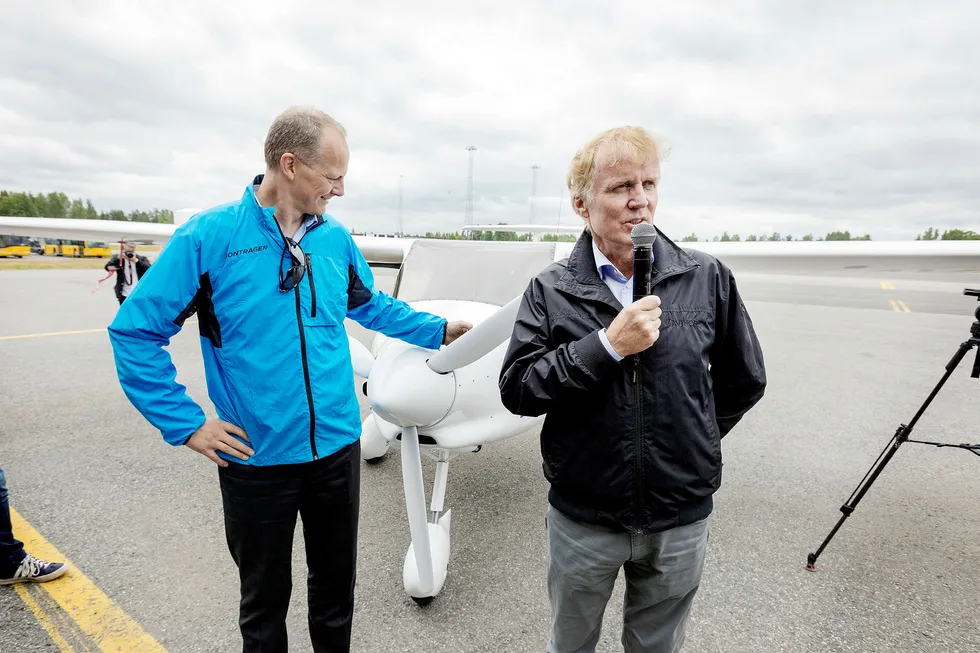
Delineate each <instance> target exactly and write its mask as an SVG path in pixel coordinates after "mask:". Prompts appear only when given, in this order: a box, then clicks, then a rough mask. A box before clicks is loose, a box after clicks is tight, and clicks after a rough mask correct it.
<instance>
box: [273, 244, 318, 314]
mask: <svg viewBox="0 0 980 653" xmlns="http://www.w3.org/2000/svg"><path fill="white" fill-rule="evenodd" d="M284 241H285V244H284V246H283V248H282V257H281V258H280V259H279V292H288V291H290V290H292V289H293V288H296V287H297V286H298V285H299V282H300V281H302V280H303V277H304V276H305V275H306V272H307V269H309V273H310V294H311V295H312V300H313V301H312V308H311V309H310V317H316V286H314V285H313V266H312V265H311V263H310V255H309V254H307V253H306V252H304V251H303V249H302V248H301V247H300V246H299V243H297V242H295V241H294V240H293V239H292V238H286V237H284ZM287 252H288V253H289V258H290V262H291V263H292V265H291V267H290V268H289V270H287V271H286V273H285V275H283V271H282V267H283V266H282V259H284V258H285V257H286V253H287Z"/></svg>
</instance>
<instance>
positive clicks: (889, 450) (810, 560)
mask: <svg viewBox="0 0 980 653" xmlns="http://www.w3.org/2000/svg"><path fill="white" fill-rule="evenodd" d="M963 294H964V295H970V296H971V297H976V298H977V301H980V290H974V289H971V288H965V289H964V290H963ZM974 316H975V317H976V320H975V321H974V322H973V326H971V327H970V339H969V340H966V341H964V342H963V343H962V344H961V345H960V348H959V349H958V350H957V351H956V353H955V354H954V355H953V358H951V359H950V361H949V363H947V364H946V373H945V374H943V378H941V379H940V380H939V383H937V384H936V387H935V388H933V390H932V392H931V393H930V394H929V397H928V398H926V400H925V402H924V403H923V404H922V406H921V407H920V408H919V412H917V413H916V414H915V417H913V418H912V421H911V422H909V423H908V425H906V424H902V425H901V426H899V427H898V430H896V431H895V435H893V436H892V439H891V441H890V442H889V443H888V445H887V446H886V447H885V449H884V450H883V451H882V452H881V454H880V455H879V456H878V460H876V461H875V463H874V464H873V465H872V466H871V469H869V470H868V473H867V474H865V475H864V478H863V479H861V482H860V483H859V484H858V486H857V488H856V489H855V490H854V492H853V494H851V496H850V498H849V499H848V500H847V502H846V503H845V504H844V505H843V506H841V509H840V511H841V512H842V513H844V514H843V516H842V517H841V518H840V519H839V520H838V521H837V525H836V526H834V528H833V530H831V531H830V534H829V535H828V536H827V537H826V539H824V541H823V543H822V544H821V545H820V548H819V549H817V551H816V553H811V554H810V555H808V556H807V558H806V569H807V571H816V567H815V565H816V563H817V558H818V557H820V554H821V553H823V550H824V549H825V548H827V545H828V544H829V543H830V540H832V539H833V538H834V535H836V534H837V531H838V530H840V527H841V526H842V525H843V524H844V520H846V519H847V518H848V517H850V516H851V513H852V512H854V509H855V508H857V505H858V503H860V502H861V499H862V498H863V497H864V495H865V493H866V492H867V491H868V490H869V489H870V488H871V484H872V483H874V482H875V479H877V478H878V475H879V474H881V471H882V470H883V469H884V468H885V465H887V464H888V461H889V460H891V459H892V456H894V455H895V452H896V451H898V448H899V447H900V446H902V443H903V442H914V443H916V444H928V445H932V446H934V447H956V448H958V449H965V450H966V451H969V452H970V453H974V454H976V455H978V456H980V444H949V443H944V442H926V441H923V440H910V439H909V433H911V432H912V429H913V427H915V423H916V422H918V421H919V418H920V417H922V413H924V412H926V408H928V407H929V404H930V403H932V400H933V399H934V398H935V397H936V395H937V394H939V390H940V388H942V387H943V384H944V383H946V380H947V379H948V378H949V377H950V375H951V374H952V373H953V370H955V369H956V366H957V365H959V363H960V361H961V360H963V357H964V356H966V353H967V352H968V351H970V349H972V348H973V347H977V354H976V358H975V359H974V361H973V372H972V373H971V374H970V376H971V377H972V378H974V379H976V378H980V307H977V310H976V312H975V313H974Z"/></svg>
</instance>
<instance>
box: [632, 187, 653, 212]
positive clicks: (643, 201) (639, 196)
mask: <svg viewBox="0 0 980 653" xmlns="http://www.w3.org/2000/svg"><path fill="white" fill-rule="evenodd" d="M649 202H650V200H649V198H648V197H647V196H646V193H644V192H643V188H642V187H639V186H634V187H633V188H632V189H630V197H629V202H628V206H629V208H631V209H642V208H643V207H645V206H646V205H647V204H649Z"/></svg>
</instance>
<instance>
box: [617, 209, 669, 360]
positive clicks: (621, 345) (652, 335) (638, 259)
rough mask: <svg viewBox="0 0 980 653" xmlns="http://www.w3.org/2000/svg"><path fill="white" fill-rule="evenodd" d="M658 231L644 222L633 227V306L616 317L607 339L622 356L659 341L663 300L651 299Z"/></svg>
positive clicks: (631, 235) (631, 236)
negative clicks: (654, 249) (661, 303)
mask: <svg viewBox="0 0 980 653" xmlns="http://www.w3.org/2000/svg"><path fill="white" fill-rule="evenodd" d="M656 239H657V230H656V228H655V227H654V226H653V225H652V224H649V223H646V222H641V223H640V224H638V225H636V226H635V227H633V230H632V231H631V232H630V240H631V241H633V303H632V304H630V305H629V306H627V307H626V308H624V309H623V311H622V312H621V313H620V314H619V315H617V316H616V319H615V320H613V323H612V324H610V325H609V328H608V329H606V337H607V338H609V344H611V345H612V346H613V349H615V350H616V352H617V353H618V354H620V355H621V356H624V357H625V356H629V355H630V354H636V353H638V352H641V351H643V350H644V349H648V348H649V347H652V346H653V343H655V342H657V339H658V338H659V337H660V315H661V310H660V298H659V297H657V296H656V295H651V294H650V292H651V288H650V280H651V276H652V272H653V242H654V241H655V240H656Z"/></svg>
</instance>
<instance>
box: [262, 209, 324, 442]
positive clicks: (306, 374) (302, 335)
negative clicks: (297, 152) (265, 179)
mask: <svg viewBox="0 0 980 653" xmlns="http://www.w3.org/2000/svg"><path fill="white" fill-rule="evenodd" d="M273 222H274V223H275V225H276V229H278V231H279V236H280V237H281V238H282V239H283V242H285V240H286V236H285V234H283V233H282V228H281V227H280V226H279V222H278V221H276V220H275V219H273ZM318 226H319V223H317V224H315V225H313V226H312V227H311V228H310V229H307V231H306V233H304V234H303V236H305V235H306V234H308V233H310V231H312V230H313V229H315V228H316V227H318ZM303 236H300V240H301V241H302V240H303ZM306 265H307V269H306V272H307V276H309V278H310V295H311V298H312V301H313V307H312V308H311V309H310V317H316V290H315V289H314V287H313V270H312V269H311V268H310V267H309V265H310V255H309V254H307V255H306ZM301 285H302V284H300V283H298V284H296V286H295V288H294V290H295V293H296V323H297V324H298V325H299V351H300V357H301V358H302V360H303V383H304V384H305V385H306V402H307V404H308V405H309V407H310V450H311V451H312V452H313V460H318V459H319V456H318V455H317V452H316V409H315V408H314V407H313V388H311V387H310V364H309V362H308V361H307V360H306V332H305V331H304V330H303V312H302V304H301V302H300V293H299V288H300V286H301Z"/></svg>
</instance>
